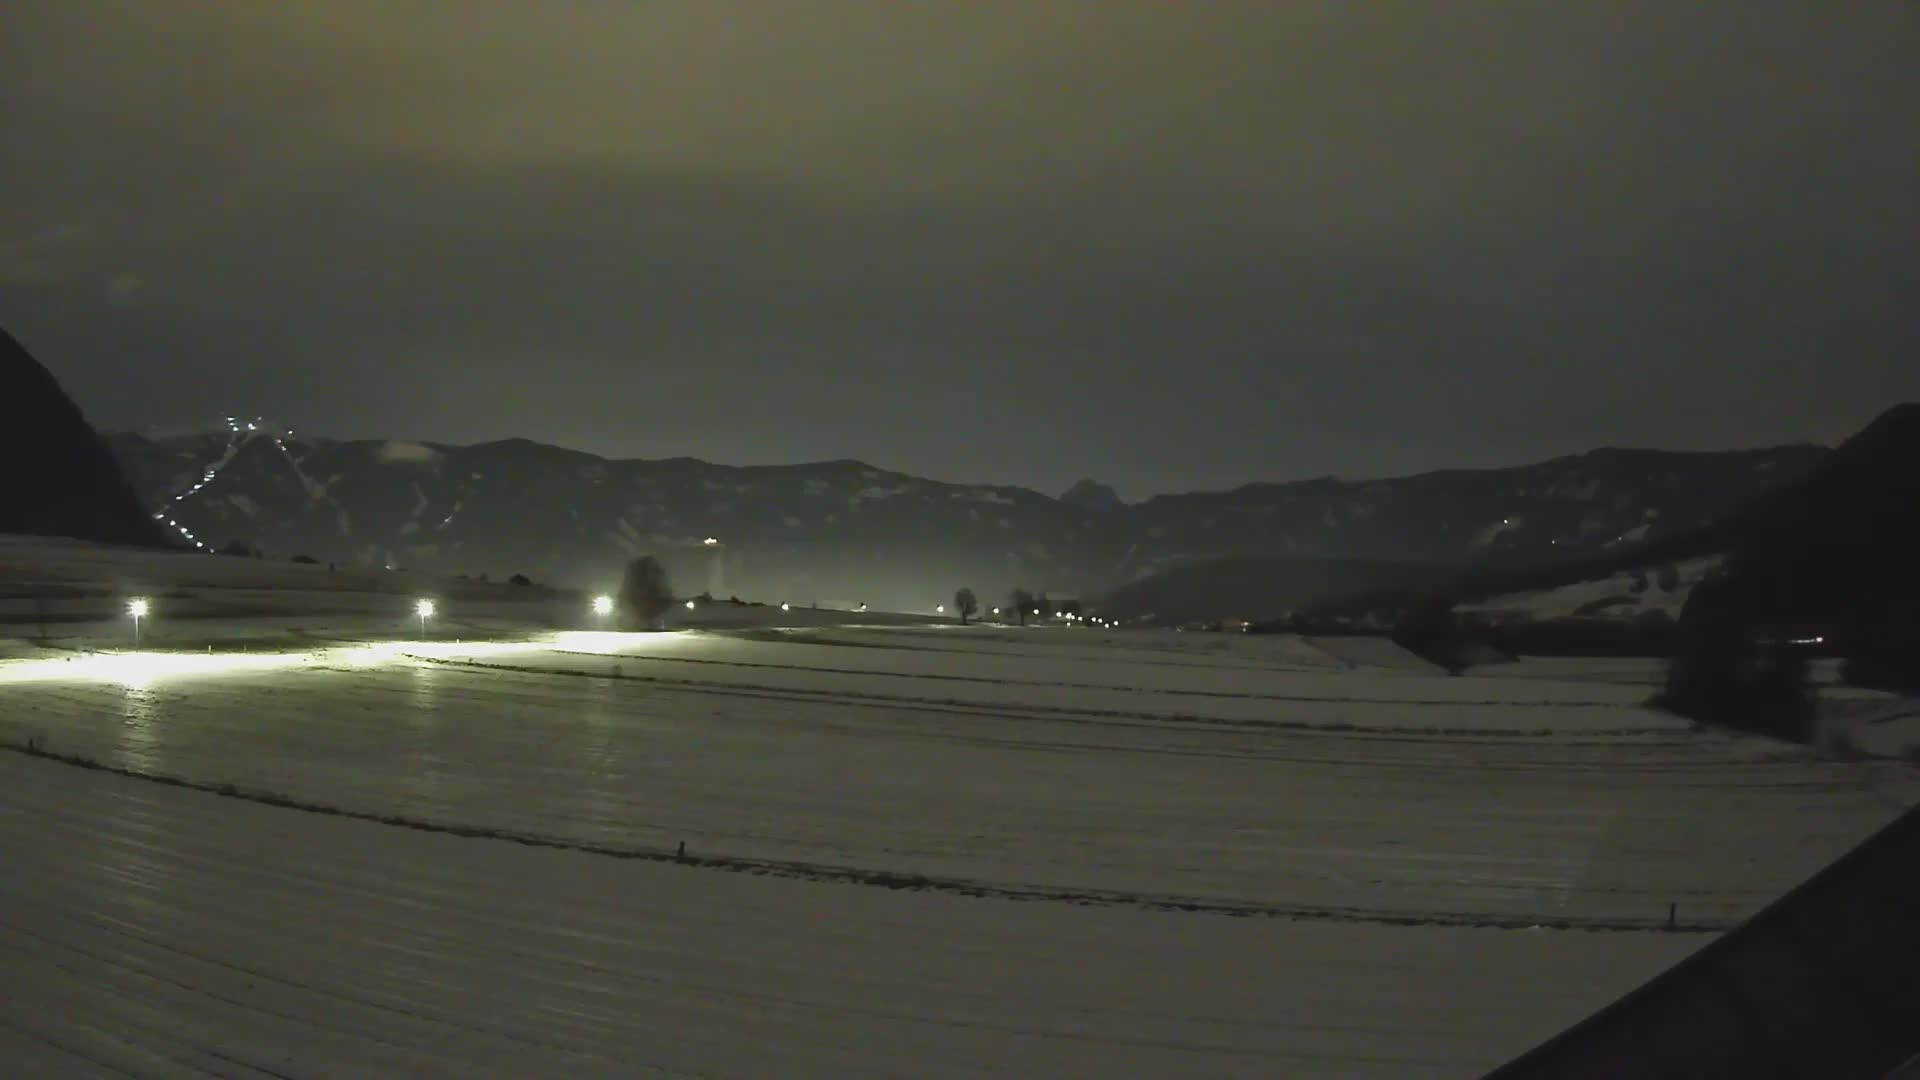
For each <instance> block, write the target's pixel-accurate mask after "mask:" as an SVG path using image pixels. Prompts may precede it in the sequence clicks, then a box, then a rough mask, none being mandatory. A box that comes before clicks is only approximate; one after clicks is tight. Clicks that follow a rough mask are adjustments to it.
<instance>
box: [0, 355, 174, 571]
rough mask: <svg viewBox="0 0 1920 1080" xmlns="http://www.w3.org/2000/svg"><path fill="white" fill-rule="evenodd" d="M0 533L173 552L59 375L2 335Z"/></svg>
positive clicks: (0, 364)
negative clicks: (4, 464) (133, 545)
mask: <svg viewBox="0 0 1920 1080" xmlns="http://www.w3.org/2000/svg"><path fill="white" fill-rule="evenodd" d="M0 461H5V462H6V463H7V467H6V468H5V469H4V470H0V533H27V534H31V535H37V536H68V537H74V538H77V539H81V540H97V541H101V542H104V543H112V544H135V545H142V546H150V547H163V546H167V538H166V536H165V534H164V533H163V532H162V531H161V529H160V527H159V526H158V525H157V524H155V523H154V521H153V518H152V517H151V515H150V514H149V513H148V512H147V510H146V509H145V508H144V507H142V506H141V505H140V500H139V499H137V498H136V497H135V496H134V494H133V489H132V488H131V487H129V486H128V485H127V481H126V479H125V477H123V476H122V475H121V474H120V467H119V465H118V464H116V463H115V461H114V458H113V455H112V454H111V453H109V452H108V450H107V446H106V444H105V443H104V442H102V441H101V439H100V436H99V435H97V434H95V432H94V430H93V428H92V427H90V426H88V424H87V421H86V418H85V417H83V416H82V415H81V414H80V410H79V408H78V407H76V406H75V405H74V403H73V402H72V401H71V400H70V399H68V397H67V395H66V393H65V392H64V391H62V390H61V389H60V384H59V383H58V382H57V381H56V380H55V379H54V377H53V375H52V374H51V373H50V372H48V371H47V369H46V368H44V367H42V366H41V365H40V363H39V362H38V361H36V360H34V358H33V357H32V356H30V355H29V354H28V353H27V350H26V348H25V347H24V346H22V345H21V344H20V343H19V342H18V341H15V340H14V339H13V337H12V336H10V335H9V334H7V332H6V331H4V330H0Z"/></svg>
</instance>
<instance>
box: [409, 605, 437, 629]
mask: <svg viewBox="0 0 1920 1080" xmlns="http://www.w3.org/2000/svg"><path fill="white" fill-rule="evenodd" d="M413 613H414V614H415V615H418V616H420V636H421V637H426V636H427V620H428V619H430V618H432V617H433V601H431V600H421V601H418V602H417V603H415V604H414V605H413Z"/></svg>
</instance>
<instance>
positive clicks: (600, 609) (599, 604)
mask: <svg viewBox="0 0 1920 1080" xmlns="http://www.w3.org/2000/svg"><path fill="white" fill-rule="evenodd" d="M593 613H594V614H595V615H598V616H600V617H601V618H603V619H604V618H606V617H607V616H609V615H611V614H613V597H611V596H596V597H594V598H593Z"/></svg>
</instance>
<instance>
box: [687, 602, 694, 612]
mask: <svg viewBox="0 0 1920 1080" xmlns="http://www.w3.org/2000/svg"><path fill="white" fill-rule="evenodd" d="M687 610H688V611H692V610H693V601H691V600H689V601H687Z"/></svg>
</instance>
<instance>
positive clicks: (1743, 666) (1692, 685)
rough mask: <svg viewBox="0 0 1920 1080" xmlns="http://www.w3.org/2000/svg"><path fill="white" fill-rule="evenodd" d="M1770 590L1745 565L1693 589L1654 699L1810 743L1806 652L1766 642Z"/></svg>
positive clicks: (1722, 722)
mask: <svg viewBox="0 0 1920 1080" xmlns="http://www.w3.org/2000/svg"><path fill="white" fill-rule="evenodd" d="M1764 588H1765V586H1764V583H1762V582H1759V581H1758V580H1756V579H1755V578H1754V577H1753V576H1752V575H1751V574H1749V573H1747V572H1745V571H1743V570H1741V569H1735V570H1734V571H1733V572H1731V573H1729V574H1727V575H1726V576H1723V577H1720V578H1716V579H1714V580H1710V581H1703V582H1701V583H1700V584H1698V585H1695V586H1694V587H1693V592H1692V593H1691V594H1689V595H1688V597H1687V604H1686V607H1685V608H1683V609H1682V610H1681V612H1680V647H1679V649H1678V651H1676V652H1675V653H1674V656H1673V658H1672V660H1671V661H1669V663H1668V666H1667V683H1666V687H1665V689H1663V690H1662V691H1661V692H1660V694H1659V695H1657V696H1656V697H1655V698H1654V704H1656V705H1658V706H1660V707H1661V708H1664V709H1668V710H1670V711H1672V712H1675V713H1678V714H1680V715H1681V716H1685V717H1688V718H1690V719H1694V720H1698V721H1700V722H1702V723H1707V724H1716V725H1719V726H1722V727H1730V728H1737V729H1740V730H1743V731H1753V732H1758V733H1760V734H1762V735H1772V736H1775V737H1777V738H1782V739H1792V740H1794V741H1796V742H1805V741H1807V739H1808V738H1809V736H1810V735H1811V733H1812V724H1813V701H1812V697H1811V695H1810V693H1809V692H1808V690H1807V659H1806V655H1805V654H1804V653H1802V652H1800V651H1799V650H1797V649H1796V648H1794V647H1793V646H1792V645H1791V644H1789V643H1787V642H1784V641H1779V640H1774V641H1771V642H1766V641H1762V640H1760V639H1761V638H1762V637H1765V636H1767V634H1768V631H1767V629H1766V627H1767V623H1768V618H1767V614H1768V608H1769V606H1770V605H1769V604H1768V603H1767V599H1766V597H1765V596H1764V593H1763V590H1764ZM1775 636H1776V637H1777V636H1778V635H1777V634H1776V635H1775Z"/></svg>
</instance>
